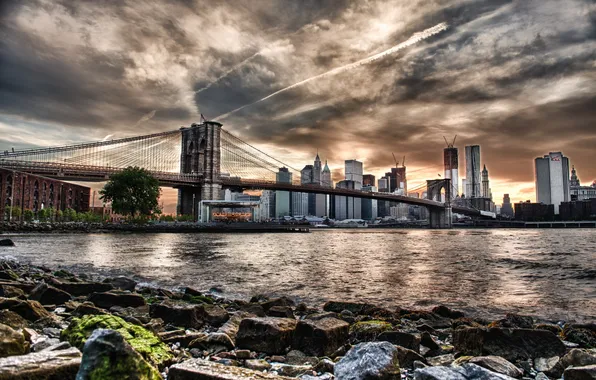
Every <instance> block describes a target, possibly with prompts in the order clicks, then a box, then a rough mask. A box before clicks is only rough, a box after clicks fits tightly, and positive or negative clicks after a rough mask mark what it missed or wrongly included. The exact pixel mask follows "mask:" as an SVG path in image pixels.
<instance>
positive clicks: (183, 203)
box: [178, 121, 221, 219]
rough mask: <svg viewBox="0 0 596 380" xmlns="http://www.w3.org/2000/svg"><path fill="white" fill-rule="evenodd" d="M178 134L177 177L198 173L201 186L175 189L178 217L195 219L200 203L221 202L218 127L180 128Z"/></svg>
mask: <svg viewBox="0 0 596 380" xmlns="http://www.w3.org/2000/svg"><path fill="white" fill-rule="evenodd" d="M180 131H181V134H182V149H181V152H180V173H182V174H197V173H198V174H200V175H201V176H202V183H201V186H200V187H182V188H180V189H178V213H179V214H182V215H194V216H195V217H198V205H199V202H200V201H202V200H218V199H220V198H221V194H220V193H221V179H220V161H221V157H220V149H221V124H220V123H217V122H215V121H205V122H204V123H202V124H196V123H193V124H192V125H191V127H190V128H180ZM195 219H196V218H195Z"/></svg>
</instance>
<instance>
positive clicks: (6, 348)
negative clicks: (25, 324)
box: [0, 324, 27, 358]
mask: <svg viewBox="0 0 596 380" xmlns="http://www.w3.org/2000/svg"><path fill="white" fill-rule="evenodd" d="M26 352H27V345H26V344H25V337H24V336H23V334H21V333H20V332H16V331H14V330H13V329H12V328H10V327H9V326H6V325H3V324H0V358H4V357H7V356H12V355H23V354H25V353H26Z"/></svg>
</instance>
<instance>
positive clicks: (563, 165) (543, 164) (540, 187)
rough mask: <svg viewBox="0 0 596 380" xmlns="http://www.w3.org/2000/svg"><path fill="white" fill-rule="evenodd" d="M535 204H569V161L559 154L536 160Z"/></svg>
mask: <svg viewBox="0 0 596 380" xmlns="http://www.w3.org/2000/svg"><path fill="white" fill-rule="evenodd" d="M535 175H536V202H538V203H544V204H548V205H554V206H555V214H559V205H560V204H561V202H569V159H568V158H567V157H565V156H563V153H561V152H550V153H549V154H548V155H545V156H544V157H538V158H536V172H535Z"/></svg>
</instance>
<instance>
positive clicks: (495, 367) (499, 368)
mask: <svg viewBox="0 0 596 380" xmlns="http://www.w3.org/2000/svg"><path fill="white" fill-rule="evenodd" d="M468 363H472V364H476V365H479V366H480V367H482V368H486V369H488V370H490V371H493V372H497V373H501V374H503V375H507V376H510V377H515V378H520V377H522V375H523V374H524V373H523V371H522V370H521V369H519V368H517V367H516V366H515V365H513V364H512V363H511V362H509V361H507V360H505V359H503V358H502V357H500V356H476V357H473V358H471V359H470V360H469V361H468Z"/></svg>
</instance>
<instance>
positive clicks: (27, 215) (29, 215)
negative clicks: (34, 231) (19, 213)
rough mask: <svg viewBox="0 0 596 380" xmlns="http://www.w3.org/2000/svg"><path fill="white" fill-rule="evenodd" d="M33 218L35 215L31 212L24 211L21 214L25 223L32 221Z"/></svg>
mask: <svg viewBox="0 0 596 380" xmlns="http://www.w3.org/2000/svg"><path fill="white" fill-rule="evenodd" d="M34 217H35V214H34V213H33V210H29V209H26V210H25V211H24V212H23V218H24V219H25V221H26V222H30V221H32V220H33V218H34Z"/></svg>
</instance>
